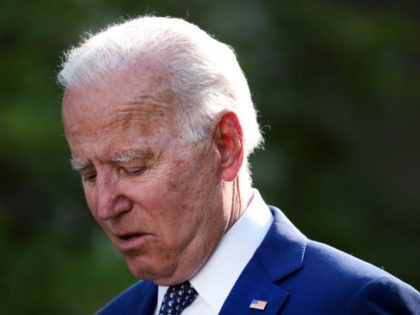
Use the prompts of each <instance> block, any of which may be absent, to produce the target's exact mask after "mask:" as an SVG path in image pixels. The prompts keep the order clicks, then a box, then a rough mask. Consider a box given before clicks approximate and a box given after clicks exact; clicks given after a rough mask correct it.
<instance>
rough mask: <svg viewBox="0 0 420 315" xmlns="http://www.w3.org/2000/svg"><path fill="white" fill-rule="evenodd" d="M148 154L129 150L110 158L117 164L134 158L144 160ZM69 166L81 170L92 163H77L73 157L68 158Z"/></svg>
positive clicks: (77, 170)
mask: <svg viewBox="0 0 420 315" xmlns="http://www.w3.org/2000/svg"><path fill="white" fill-rule="evenodd" d="M149 156H150V154H147V153H144V152H138V151H131V152H127V153H124V154H122V155H118V156H116V157H114V158H112V159H111V163H114V164H118V163H129V162H131V161H134V160H146V159H147V158H148V157H149ZM70 165H71V168H72V169H73V170H74V171H76V172H81V171H83V170H85V169H87V168H89V167H91V166H92V163H87V164H83V163H79V162H77V161H75V160H74V159H73V158H71V159H70Z"/></svg>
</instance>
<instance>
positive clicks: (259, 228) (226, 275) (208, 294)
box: [190, 190, 273, 314]
mask: <svg viewBox="0 0 420 315" xmlns="http://www.w3.org/2000/svg"><path fill="white" fill-rule="evenodd" d="M272 221H273V218H272V215H271V212H270V210H269V209H268V207H267V205H266V204H265V202H264V201H263V199H262V198H261V195H260V193H259V192H258V191H257V190H253V196H252V199H251V202H250V203H249V205H248V207H247V209H246V210H245V212H244V214H243V215H242V216H241V217H240V218H239V219H238V221H236V222H235V224H234V225H233V226H232V227H231V228H230V229H229V230H228V231H227V233H226V234H225V235H224V236H223V238H222V240H221V242H220V243H219V245H218V246H217V248H216V250H215V252H214V253H213V254H212V256H211V257H210V259H209V260H208V261H207V263H206V264H205V265H204V267H203V268H202V269H201V270H200V271H199V272H198V273H197V274H196V275H195V276H194V277H193V278H192V279H191V280H190V282H191V284H192V286H193V287H194V288H195V289H196V290H197V292H198V294H199V295H200V297H201V298H202V299H203V300H204V301H205V302H206V303H207V304H208V305H209V306H210V307H211V308H212V309H213V310H214V311H215V312H216V313H217V314H218V313H219V312H220V310H221V308H222V306H223V303H224V302H225V300H226V298H227V297H228V295H229V293H230V291H231V290H232V288H233V286H234V285H235V282H236V280H237V279H238V278H239V275H240V274H241V272H242V270H243V269H244V268H245V266H246V265H247V264H248V262H249V261H250V260H251V258H252V256H253V255H254V252H255V251H256V249H257V248H258V246H259V245H260V244H261V242H262V240H263V239H264V237H265V235H266V233H267V232H268V229H269V228H270V225H271V223H272Z"/></svg>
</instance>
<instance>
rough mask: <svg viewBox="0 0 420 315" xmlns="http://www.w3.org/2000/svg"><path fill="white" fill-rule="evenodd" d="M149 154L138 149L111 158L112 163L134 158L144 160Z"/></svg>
mask: <svg viewBox="0 0 420 315" xmlns="http://www.w3.org/2000/svg"><path fill="white" fill-rule="evenodd" d="M148 156H149V154H146V153H144V152H139V151H131V152H127V153H124V154H122V155H119V156H116V157H114V158H112V159H111V162H112V163H128V162H131V161H134V160H146V159H147V157H148Z"/></svg>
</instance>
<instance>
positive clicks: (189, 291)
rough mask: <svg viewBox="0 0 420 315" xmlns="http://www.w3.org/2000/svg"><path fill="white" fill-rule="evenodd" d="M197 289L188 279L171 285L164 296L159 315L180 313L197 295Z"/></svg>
mask: <svg viewBox="0 0 420 315" xmlns="http://www.w3.org/2000/svg"><path fill="white" fill-rule="evenodd" d="M197 295H198V293H197V291H196V290H195V289H194V288H193V287H192V286H191V284H190V283H189V282H188V281H187V282H184V283H181V284H177V285H174V286H170V287H169V288H168V290H167V291H166V293H165V296H164V297H163V301H162V306H161V307H160V311H159V315H179V314H181V312H182V311H183V310H184V309H185V308H187V307H188V306H189V305H190V304H191V303H192V302H193V301H194V299H195V298H196V297H197Z"/></svg>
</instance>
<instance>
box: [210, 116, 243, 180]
mask: <svg viewBox="0 0 420 315" xmlns="http://www.w3.org/2000/svg"><path fill="white" fill-rule="evenodd" d="M217 129H218V130H217V131H218V132H217V137H218V139H217V149H218V151H219V154H220V158H221V168H222V179H223V180H225V181H233V180H234V179H235V178H236V177H237V176H238V173H239V170H240V168H241V166H242V163H243V158H244V150H243V137H242V127H241V124H240V122H239V120H238V117H237V116H236V114H235V113H233V112H227V113H225V114H223V116H222V117H221V118H220V120H219V124H218V127H217Z"/></svg>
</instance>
